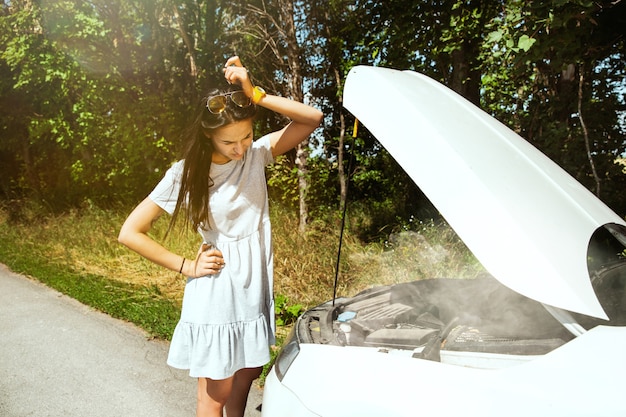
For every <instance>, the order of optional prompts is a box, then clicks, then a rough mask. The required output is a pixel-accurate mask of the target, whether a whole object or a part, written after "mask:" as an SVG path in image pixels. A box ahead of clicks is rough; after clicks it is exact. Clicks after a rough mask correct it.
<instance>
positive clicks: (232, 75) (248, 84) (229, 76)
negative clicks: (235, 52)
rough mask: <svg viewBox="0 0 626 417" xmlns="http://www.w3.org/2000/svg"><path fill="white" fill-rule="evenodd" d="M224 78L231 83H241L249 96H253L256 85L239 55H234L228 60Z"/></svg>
mask: <svg viewBox="0 0 626 417" xmlns="http://www.w3.org/2000/svg"><path fill="white" fill-rule="evenodd" d="M223 71H224V78H226V81H228V83H229V84H239V85H241V88H242V89H243V91H244V92H245V93H246V95H247V96H248V97H252V94H253V91H252V90H253V89H254V86H253V85H252V81H250V76H249V75H248V70H247V69H246V68H245V67H244V66H243V64H242V63H241V60H240V59H239V57H238V56H233V57H230V58H229V59H228V61H226V66H225V67H224V70H223Z"/></svg>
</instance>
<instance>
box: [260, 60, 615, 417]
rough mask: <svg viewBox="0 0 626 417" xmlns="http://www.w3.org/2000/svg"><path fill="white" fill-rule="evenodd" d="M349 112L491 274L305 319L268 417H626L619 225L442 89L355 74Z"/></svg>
mask: <svg viewBox="0 0 626 417" xmlns="http://www.w3.org/2000/svg"><path fill="white" fill-rule="evenodd" d="M344 103H345V107H346V108H347V109H348V110H349V111H350V112H351V113H352V114H353V115H354V116H355V117H357V118H358V119H359V120H360V121H361V122H362V123H363V124H364V125H365V126H366V127H367V128H368V129H369V131H370V132H371V133H372V134H373V135H374V136H376V138H377V139H378V140H379V141H380V143H381V144H382V145H383V146H384V147H385V148H386V149H387V150H388V151H389V152H390V154H391V155H392V156H393V157H394V158H395V159H396V161H398V163H399V164H400V165H401V166H402V167H403V168H404V169H405V170H406V172H407V173H408V174H409V175H410V176H411V178H413V180H414V181H415V183H416V184H417V185H418V186H419V187H420V189H421V190H422V191H423V192H424V193H425V194H426V196H427V197H428V198H429V199H430V200H431V202H432V203H433V204H434V206H435V207H436V208H437V209H438V210H439V211H440V213H441V214H442V215H443V217H444V218H445V219H446V220H447V222H448V223H449V225H450V226H451V227H452V228H453V229H454V230H455V231H456V233H457V234H458V235H459V237H460V238H461V239H462V240H463V241H464V243H465V244H466V245H467V247H468V248H469V249H470V250H471V251H472V252H473V254H474V255H475V257H476V258H477V259H478V260H479V261H480V262H481V264H482V265H483V266H484V268H485V270H486V271H487V272H488V276H485V277H483V278H477V279H454V277H451V278H450V279H423V280H417V281H414V282H409V283H402V284H397V285H392V286H383V287H376V288H372V289H370V290H367V291H365V292H363V293H361V294H358V295H356V296H354V297H351V298H341V299H337V300H334V301H330V302H328V303H325V304H323V305H320V306H318V307H316V308H313V309H311V310H309V311H307V312H306V313H304V314H303V315H302V316H301V317H300V318H299V319H298V321H297V323H296V325H295V328H294V332H293V334H292V336H291V338H290V340H288V341H287V342H286V343H285V345H284V347H283V350H282V352H281V354H280V355H279V357H278V358H277V360H276V363H275V365H274V367H273V368H272V370H271V372H270V374H269V375H268V377H267V379H266V384H265V389H264V397H263V406H262V415H263V416H264V417H305V416H306V417H309V416H322V417H339V416H341V417H346V416H355V417H368V416H372V417H373V416H376V417H381V416H385V417H393V416H398V417H400V416H402V417H409V416H411V417H413V416H437V417H446V416H455V417H457V416H481V417H488V416H494V417H496V416H497V417H502V416H507V417H511V416H534V417H537V416H549V417H557V416H567V417H572V416H594V417H598V416H616V417H617V416H626V397H623V395H624V385H623V384H624V378H626V328H625V327H624V324H625V323H626V260H625V259H624V254H625V253H626V252H624V249H625V247H626V223H625V222H624V220H623V219H622V218H620V217H619V216H618V215H616V214H615V213H614V212H613V211H611V210H610V209H609V208H608V207H607V206H606V205H604V204H603V203H602V202H601V201H600V200H599V199H597V198H596V197H595V196H594V195H593V194H591V193H590V192H589V191H588V190H587V189H585V188H584V187H583V186H582V185H581V184H580V183H578V182H577V181H575V180H574V179H573V178H572V177H571V176H569V175H568V174H567V173H565V171H563V170H562V169H561V168H559V167H558V166H557V165H556V164H555V163H553V162H552V161H550V160H549V159H548V158H547V157H546V156H544V155H543V154H542V153H541V152H539V151H538V150H537V149H535V148H534V147H532V145H530V144H529V143H528V142H526V141H525V140H523V139H522V138H520V137H519V136H518V135H517V134H515V133H514V132H512V131H511V130H510V129H508V128H507V127H505V126H504V125H503V124H501V123H499V122H498V121H496V120H495V119H494V118H492V117H491V116H489V115H488V114H486V113H484V112H483V111H481V110H480V109H478V108H477V107H475V106H474V105H473V104H471V103H469V102H468V101H467V100H465V99H464V98H462V97H461V96H459V95H457V94H456V93H454V92H453V91H451V90H449V89H448V88H446V87H444V86H443V85H441V84H439V83H437V82H436V81H434V80H432V79H430V78H428V77H425V76H423V75H421V74H417V73H415V72H411V71H397V70H391V69H385V68H373V67H364V66H359V67H356V68H354V69H353V70H352V71H351V72H350V74H349V75H348V78H347V81H346V85H345V91H344Z"/></svg>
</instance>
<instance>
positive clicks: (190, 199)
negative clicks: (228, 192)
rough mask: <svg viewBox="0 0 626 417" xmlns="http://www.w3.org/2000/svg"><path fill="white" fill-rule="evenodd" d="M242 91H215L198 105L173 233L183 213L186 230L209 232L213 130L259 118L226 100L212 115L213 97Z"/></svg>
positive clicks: (250, 109)
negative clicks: (211, 103) (188, 228)
mask: <svg viewBox="0 0 626 417" xmlns="http://www.w3.org/2000/svg"><path fill="white" fill-rule="evenodd" d="M238 90H241V88H240V87H239V86H228V87H226V88H222V89H220V88H212V89H210V90H209V91H208V92H207V94H206V96H205V97H203V98H202V99H201V100H200V102H199V103H198V108H197V110H196V115H195V118H194V119H193V122H192V124H191V126H189V129H188V130H187V132H186V134H185V135H184V136H185V138H184V139H185V146H184V148H183V154H182V159H184V162H183V172H182V175H181V177H180V191H179V193H178V201H177V202H176V208H175V209H174V213H173V214H172V219H171V221H170V226H169V229H168V232H169V230H171V229H172V228H173V226H174V224H175V223H176V221H177V219H178V216H179V215H180V213H181V212H183V214H184V221H185V225H186V226H191V227H192V228H193V229H194V230H195V229H197V228H198V227H203V228H206V229H208V228H209V227H210V223H209V213H210V208H209V188H210V187H212V186H213V180H212V179H211V176H210V175H209V172H210V168H211V158H212V155H213V150H214V149H213V141H212V140H211V139H210V137H211V133H212V131H213V130H215V129H217V128H220V127H223V126H226V125H228V124H231V123H234V122H239V121H242V120H247V119H252V118H254V116H255V115H256V106H255V105H254V104H250V105H249V106H247V107H239V106H237V105H235V103H233V102H232V100H231V99H230V98H227V100H226V108H225V109H224V111H223V112H221V113H219V114H213V113H211V112H210V111H209V110H208V108H207V100H208V99H209V98H210V97H213V96H217V95H220V94H225V93H227V92H230V91H238Z"/></svg>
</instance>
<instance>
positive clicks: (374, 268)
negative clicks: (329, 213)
mask: <svg viewBox="0 0 626 417" xmlns="http://www.w3.org/2000/svg"><path fill="white" fill-rule="evenodd" d="M0 213H2V212H1V211H0ZM126 214H127V213H125V212H116V211H103V210H100V209H98V208H95V207H85V208H84V209H81V210H80V211H73V212H70V213H68V214H65V215H63V216H57V217H44V218H42V217H41V216H36V215H32V216H28V215H26V216H25V218H23V219H22V221H20V222H19V223H18V224H13V225H12V226H11V227H12V228H19V229H20V230H19V236H21V239H24V240H25V242H21V247H28V248H31V249H29V250H32V253H33V255H34V256H40V257H42V258H47V259H49V260H53V261H54V262H55V263H57V264H59V265H63V266H66V267H67V268H68V269H71V270H72V271H75V272H79V273H85V274H95V275H100V276H104V277H107V278H110V279H115V280H119V281H122V282H128V283H133V284H137V285H141V286H146V287H157V288H158V289H159V291H160V292H161V293H162V294H163V295H165V296H166V297H167V298H170V299H173V300H176V301H177V302H180V300H181V299H182V292H183V288H184V279H183V278H182V277H181V276H180V275H179V274H177V273H175V272H172V271H168V270H166V269H164V268H161V267H159V266H156V265H154V264H152V263H151V262H149V261H146V260H145V259H143V258H141V257H140V256H138V255H137V254H135V253H133V252H131V251H130V250H128V249H126V248H125V247H123V246H122V245H120V244H119V243H118V242H117V233H118V231H119V227H120V225H121V224H122V222H123V221H124V218H125V216H126ZM0 221H2V222H3V223H4V222H6V221H7V216H6V213H4V214H0ZM336 223H337V225H338V224H339V221H337V222H336ZM272 224H273V236H274V252H275V256H274V258H275V262H274V266H275V268H274V269H275V292H276V293H278V294H283V295H285V296H286V297H287V298H288V300H289V301H290V302H291V303H292V304H302V305H303V306H305V307H311V306H313V305H316V304H318V303H321V302H323V301H326V300H328V299H330V298H332V295H333V283H334V280H335V263H336V257H337V248H338V236H339V231H338V227H336V225H328V224H321V223H313V224H311V225H310V226H309V229H308V231H307V233H306V235H304V236H302V235H300V234H299V233H298V232H297V218H296V216H295V215H294V214H293V213H285V212H284V211H279V210H277V209H273V210H272ZM167 225H168V218H166V217H164V218H162V219H161V220H159V221H158V222H157V223H156V224H155V227H154V229H153V233H152V234H153V236H154V237H155V238H156V239H158V240H162V239H163V236H164V233H165V230H166V228H167ZM199 244H200V240H199V236H198V235H197V234H195V233H193V232H185V231H181V230H177V231H175V232H173V233H171V234H170V236H169V237H168V238H167V241H166V242H165V245H166V246H167V247H169V248H170V249H172V250H173V251H175V252H176V253H180V254H181V255H185V254H186V256H187V257H188V258H189V257H192V256H193V255H194V254H195V253H196V250H197V247H198V245H199ZM468 261H469V264H470V267H469V268H468V267H467V266H466V264H467V263H468ZM340 270H341V274H340V278H339V285H338V291H337V294H338V295H339V296H342V295H346V296H347V295H353V294H355V293H356V292H358V291H360V290H362V289H365V288H367V287H370V286H372V285H376V284H381V283H385V284H388V283H396V282H403V281H408V280H414V279H420V278H425V277H442V276H456V277H472V276H475V275H476V274H477V273H478V272H479V271H480V267H479V266H477V265H476V262H475V261H473V259H472V258H471V255H470V254H469V251H467V249H466V248H465V247H464V246H463V245H462V243H460V242H459V241H458V240H457V239H456V237H455V235H454V234H453V233H452V232H451V231H450V230H449V228H447V227H445V226H441V225H435V224H434V223H427V224H424V225H422V228H421V229H420V230H418V231H417V232H404V233H400V234H397V235H392V236H391V237H390V239H389V241H388V242H386V243H384V244H369V245H363V244H362V243H361V242H359V241H358V240H357V239H356V238H354V237H352V236H351V235H350V234H349V233H347V234H346V235H345V236H344V244H343V256H342V262H341V265H340Z"/></svg>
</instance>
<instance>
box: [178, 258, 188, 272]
mask: <svg viewBox="0 0 626 417" xmlns="http://www.w3.org/2000/svg"><path fill="white" fill-rule="evenodd" d="M186 260H187V259H185V258H183V263H182V264H180V269H179V270H178V273H179V274H182V273H183V266H185V261H186Z"/></svg>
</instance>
